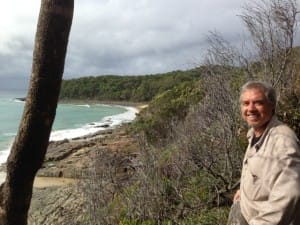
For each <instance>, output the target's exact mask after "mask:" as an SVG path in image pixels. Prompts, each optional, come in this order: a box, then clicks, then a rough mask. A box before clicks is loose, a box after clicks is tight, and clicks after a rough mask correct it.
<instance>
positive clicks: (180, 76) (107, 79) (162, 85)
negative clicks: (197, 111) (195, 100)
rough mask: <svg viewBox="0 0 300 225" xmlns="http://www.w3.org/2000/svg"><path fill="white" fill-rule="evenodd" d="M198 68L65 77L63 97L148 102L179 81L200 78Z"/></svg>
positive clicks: (185, 81)
mask: <svg viewBox="0 0 300 225" xmlns="http://www.w3.org/2000/svg"><path fill="white" fill-rule="evenodd" d="M200 75H201V74H200V73H199V71H198V70H197V69H193V70H188V71H173V72H169V73H166V74H156V75H147V76H113V75H107V76H96V77H83V78H79V79H72V80H64V81H63V83H62V89H61V93H60V98H61V99H93V100H102V101H131V102H148V101H150V100H152V99H153V97H154V96H155V95H157V94H161V93H163V92H164V91H166V90H169V89H171V88H172V87H175V86H177V85H179V84H184V83H188V82H191V81H194V80H196V79H199V77H200Z"/></svg>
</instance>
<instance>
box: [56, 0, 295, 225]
mask: <svg viewBox="0 0 300 225" xmlns="http://www.w3.org/2000/svg"><path fill="white" fill-rule="evenodd" d="M253 4H254V5H248V6H246V7H245V11H244V14H243V15H242V16H241V19H242V20H243V22H244V23H245V25H246V27H247V28H248V30H249V34H250V35H251V37H252V41H253V42H250V41H249V43H250V44H251V46H250V47H251V48H249V49H252V51H251V52H250V53H251V54H249V52H247V54H245V53H243V52H240V51H239V50H237V49H236V48H234V47H233V46H231V45H230V44H229V43H228V42H226V40H224V39H223V38H222V37H221V36H220V35H219V34H218V33H211V34H210V36H209V43H210V46H209V49H208V51H207V57H206V58H205V60H204V63H203V65H201V67H199V68H197V69H193V70H190V71H175V72H171V73H168V74H160V75H149V76H144V77H133V76H131V77H116V76H102V77H89V78H81V79H79V80H71V81H64V84H63V90H62V95H61V97H62V98H89V99H98V100H126V101H139V102H141V101H147V102H148V107H147V108H145V109H144V110H142V111H141V112H140V114H139V115H138V117H137V120H136V121H135V123H133V124H132V125H131V127H130V131H131V132H134V135H135V136H136V140H137V141H138V143H139V149H138V151H137V152H135V157H131V156H130V154H131V153H130V154H129V155H125V156H124V157H125V158H126V159H128V160H130V162H131V166H132V168H133V169H132V174H131V176H130V177H129V178H128V180H127V181H126V182H125V183H122V185H120V183H118V182H116V180H115V179H113V178H112V177H114V176H113V174H114V173H115V171H114V168H115V164H116V163H118V161H119V160H120V161H122V160H124V158H123V159H120V158H119V157H120V155H119V156H117V155H115V154H112V153H109V152H102V154H100V156H99V158H98V159H97V160H95V162H94V163H95V165H94V166H95V170H94V171H91V172H92V174H94V175H95V176H94V177H93V178H92V179H91V180H90V182H91V183H90V184H89V182H86V184H88V185H87V186H86V188H85V189H84V190H85V192H86V194H87V196H88V197H90V199H97V201H89V202H90V203H91V205H90V206H89V212H90V214H89V215H88V216H87V224H89V223H92V224H120V225H121V224H124V225H125V224H126V225H146V224H147V225H150V224H151V225H152V224H205V225H210V224H220V225H221V224H225V223H226V217H227V213H228V206H229V205H230V204H231V198H232V194H233V192H234V191H235V190H236V189H237V188H238V186H239V177H240V169H241V162H242V158H243V154H244V150H245V148H246V145H247V141H246V139H245V136H246V135H245V133H246V131H247V127H246V126H245V124H244V123H243V122H242V121H241V120H240V115H239V101H238V99H239V87H240V86H241V85H242V84H243V83H245V81H247V80H252V79H259V80H264V81H268V82H270V83H271V84H272V85H273V86H274V87H275V88H276V89H277V90H278V93H279V94H280V98H279V109H278V115H279V116H280V117H281V119H282V120H284V121H285V122H286V123H288V124H289V125H290V126H292V127H293V128H294V129H295V130H296V132H297V135H298V136H300V119H299V118H300V117H299V115H300V108H299V99H300V88H299V82H300V74H299V66H300V62H299V49H298V48H294V46H293V44H294V37H295V29H296V20H295V18H296V15H297V13H298V12H299V10H298V8H297V7H298V6H297V4H296V1H294V0H287V1H283V0H271V1H264V0H262V1H257V2H254V3H253ZM246 47H249V46H245V48H246ZM84 90H85V91H84ZM103 160H105V163H106V165H109V166H106V167H104V166H103ZM88 190H90V193H89V191H88ZM95 194H96V196H95Z"/></svg>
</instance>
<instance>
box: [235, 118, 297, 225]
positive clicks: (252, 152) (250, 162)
mask: <svg viewBox="0 0 300 225" xmlns="http://www.w3.org/2000/svg"><path fill="white" fill-rule="evenodd" d="M247 137H248V139H249V143H251V140H252V137H253V129H250V130H249V132H248V135H247ZM240 190H241V202H240V204H241V211H242V214H243V215H244V217H245V219H246V220H247V221H248V223H249V225H300V149H299V141H298V139H297V137H296V135H295V133H294V132H293V131H292V130H291V129H290V128H289V127H287V126H286V125H284V124H283V123H281V122H280V121H278V120H277V119H276V117H273V118H272V119H271V121H270V122H269V124H268V126H267V128H266V130H265V132H264V133H263V135H262V137H261V138H260V140H259V141H258V142H257V143H256V144H255V145H254V146H253V147H251V146H250V144H249V146H248V148H247V151H246V154H245V158H244V161H243V170H242V177H241V187H240Z"/></svg>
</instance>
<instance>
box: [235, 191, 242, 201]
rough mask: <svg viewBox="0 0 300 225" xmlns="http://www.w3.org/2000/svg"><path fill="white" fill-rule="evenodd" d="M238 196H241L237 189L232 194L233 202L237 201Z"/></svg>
mask: <svg viewBox="0 0 300 225" xmlns="http://www.w3.org/2000/svg"><path fill="white" fill-rule="evenodd" d="M240 198H241V193H240V190H237V191H236V192H235V194H234V196H233V203H236V202H237V201H239V200H240Z"/></svg>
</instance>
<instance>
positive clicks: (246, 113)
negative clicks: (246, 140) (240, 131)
mask: <svg viewBox="0 0 300 225" xmlns="http://www.w3.org/2000/svg"><path fill="white" fill-rule="evenodd" d="M273 109H274V107H273V106H272V105H271V104H270V102H269V101H268V100H267V99H266V97H265V95H264V93H263V92H262V90H260V89H257V88H253V89H248V90H245V91H244V92H243V93H242V95H241V113H242V117H243V119H244V120H245V121H246V122H247V123H248V125H249V126H251V127H253V129H254V132H255V134H256V135H261V134H262V133H263V131H264V130H265V128H266V125H267V122H268V121H269V120H270V119H271V118H272V116H273Z"/></svg>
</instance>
